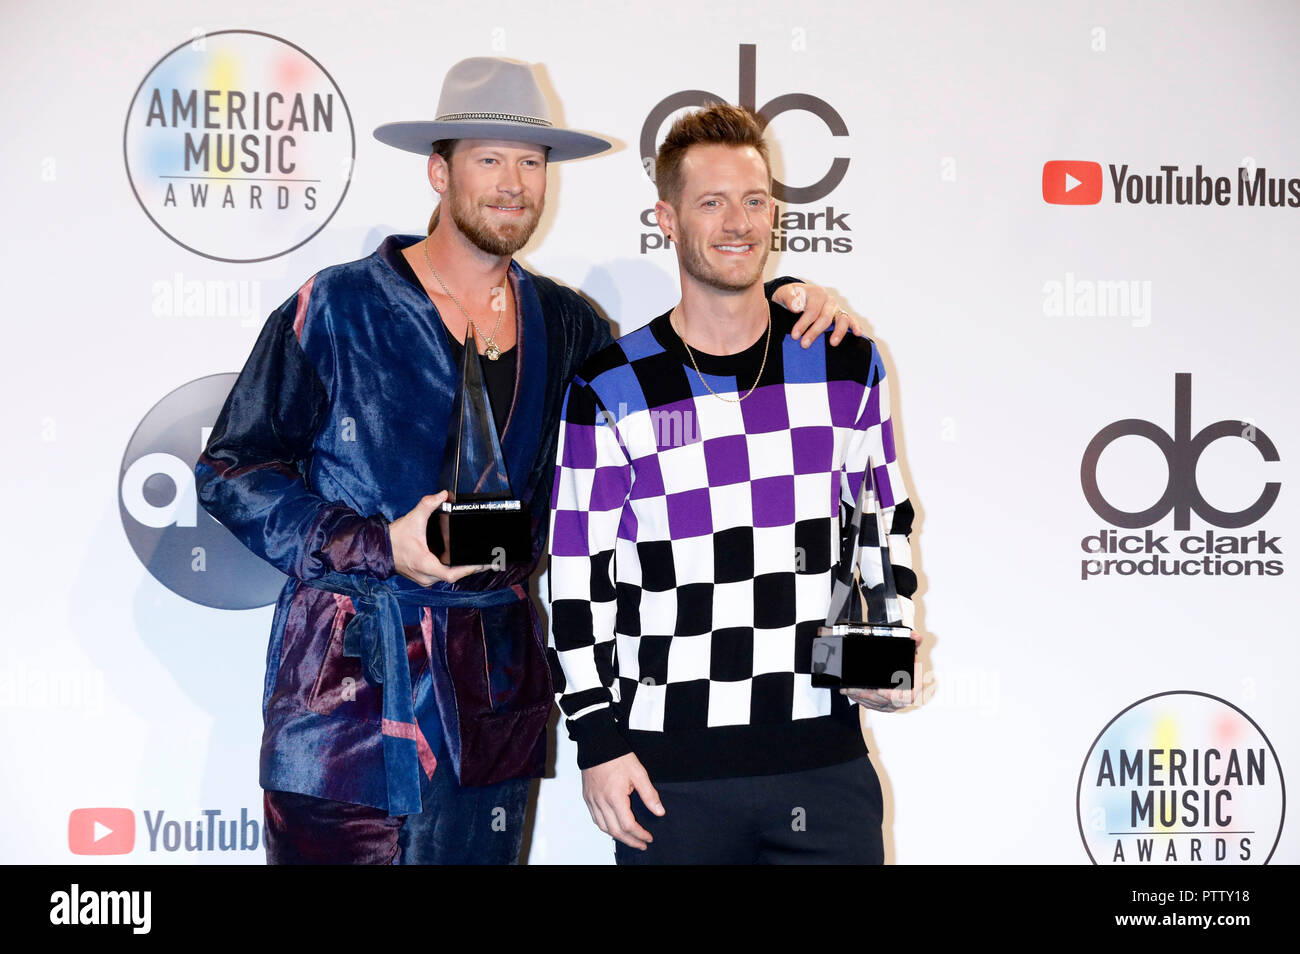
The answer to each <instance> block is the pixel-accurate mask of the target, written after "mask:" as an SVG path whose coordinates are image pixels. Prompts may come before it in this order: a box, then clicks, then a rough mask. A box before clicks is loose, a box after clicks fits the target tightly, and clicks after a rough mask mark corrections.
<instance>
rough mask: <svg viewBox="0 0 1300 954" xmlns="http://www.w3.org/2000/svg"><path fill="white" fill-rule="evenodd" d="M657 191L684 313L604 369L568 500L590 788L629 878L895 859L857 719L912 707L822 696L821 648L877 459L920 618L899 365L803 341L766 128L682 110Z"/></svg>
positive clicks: (578, 385) (745, 117)
mask: <svg viewBox="0 0 1300 954" xmlns="http://www.w3.org/2000/svg"><path fill="white" fill-rule="evenodd" d="M656 181H657V183H658V184H659V190H660V201H659V203H658V204H657V206H656V209H657V211H658V214H659V223H660V226H661V228H663V230H664V231H665V233H666V234H667V235H668V237H669V238H671V239H672V240H673V241H674V242H675V243H676V246H677V249H678V259H679V265H680V270H681V278H682V301H681V303H680V304H679V305H678V306H677V307H676V308H674V309H672V310H671V311H669V312H667V313H665V314H663V315H660V316H659V317H658V318H655V319H654V320H653V321H651V322H650V323H649V324H648V325H647V326H645V327H643V328H641V329H640V330H638V331H635V332H632V333H631V334H629V335H626V336H625V337H623V338H622V339H620V340H619V341H618V342H616V343H615V344H613V345H611V346H609V347H607V348H605V349H604V350H602V351H600V352H599V353H597V354H596V355H594V356H593V357H592V358H591V359H589V360H588V361H587V363H586V364H585V365H584V366H583V367H582V369H581V371H580V372H579V375H578V377H577V378H575V380H574V381H573V383H572V385H571V386H570V388H569V392H568V396H567V398H566V402H565V408H564V421H563V425H562V428H561V434H560V445H559V450H558V464H557V472H556V482H555V489H554V493H553V499H552V524H551V526H552V543H551V546H552V555H551V564H550V588H551V600H552V603H551V622H552V628H553V630H554V638H555V647H554V651H553V661H554V663H556V664H557V665H556V666H555V668H556V669H557V670H558V671H557V673H556V685H557V687H559V692H558V695H559V702H560V707H561V709H562V710H563V712H564V714H565V715H566V716H567V719H568V722H567V725H568V728H569V731H570V734H571V735H572V737H573V738H574V740H575V741H576V743H577V746H578V764H579V767H580V768H582V770H583V794H584V797H585V798H586V800H587V803H588V806H589V807H590V808H591V812H592V817H593V819H594V820H595V821H596V823H597V825H599V826H600V827H601V829H602V830H603V831H606V832H608V833H609V834H611V835H612V836H613V837H614V838H615V839H616V858H617V860H618V861H619V862H620V863H650V862H660V863H682V862H711V863H753V862H759V861H838V862H879V861H880V860H882V857H883V849H882V838H881V813H882V806H881V795H880V785H879V781H878V780H877V778H876V775H875V772H874V770H873V769H872V767H871V763H870V761H869V759H868V758H867V753H866V746H865V744H864V741H863V737H862V733H861V729H860V726H859V722H858V716H857V708H856V706H855V705H854V703H861V704H864V705H867V706H870V707H872V708H876V709H881V710H884V711H890V710H892V709H894V708H897V707H901V706H903V705H906V704H908V703H909V702H910V701H911V694H910V692H909V691H908V690H903V689H898V690H885V691H881V692H875V691H851V692H849V691H841V692H834V691H832V690H829V689H825V688H814V687H813V685H812V676H811V671H812V665H811V651H812V640H813V637H814V636H816V634H817V627H818V626H819V625H820V624H821V623H822V622H823V621H824V619H825V617H826V613H827V607H828V604H829V601H830V592H831V569H832V566H833V565H834V564H835V562H836V559H837V555H838V552H839V538H840V537H839V527H840V516H841V511H842V509H843V510H845V511H847V508H848V507H851V506H852V504H853V501H854V500H855V499H857V495H858V490H859V488H860V486H861V484H862V481H863V477H864V472H865V469H866V467H867V465H868V461H871V462H872V464H873V466H874V470H875V476H876V481H877V485H878V488H879V493H880V504H881V508H882V511H883V516H884V518H885V526H886V530H887V532H888V533H889V535H890V547H891V551H890V552H891V560H892V562H893V564H894V568H893V569H894V574H895V578H896V581H897V585H898V589H899V593H900V596H901V599H900V603H901V606H902V608H903V616H904V618H903V622H904V623H905V624H906V625H908V626H911V624H912V605H911V601H910V600H909V599H908V597H910V596H911V595H912V593H913V592H914V591H915V589H916V577H915V575H914V574H913V572H912V570H911V559H910V551H909V547H908V538H907V535H908V533H909V531H910V529H911V522H912V507H911V504H910V502H909V501H908V500H907V495H906V492H905V490H904V485H903V481H902V476H901V471H900V468H899V464H898V461H897V458H896V455H895V447H894V437H893V431H892V425H891V421H890V416H889V392H888V386H887V384H886V382H885V376H884V368H883V365H882V363H881V359H880V355H879V353H878V352H877V350H876V348H875V345H874V344H873V343H872V342H870V341H869V340H867V339H854V340H851V341H846V342H845V343H844V345H843V346H841V347H839V348H831V347H827V346H825V344H824V343H817V344H815V345H814V346H813V347H812V348H809V349H807V350H805V349H803V348H801V347H799V344H798V342H797V341H794V340H792V339H791V338H790V330H791V328H792V327H793V324H794V318H793V316H792V315H791V314H790V313H789V312H786V311H785V310H784V309H782V308H780V307H779V306H775V305H772V306H769V303H768V302H767V301H766V300H765V298H764V296H763V286H762V284H761V275H762V270H763V263H764V260H765V259H766V253H767V249H768V247H769V242H770V233H771V226H772V218H773V204H772V200H771V195H770V171H769V167H768V163H767V156H766V149H765V146H764V144H763V140H762V133H761V127H760V126H759V125H758V123H757V122H756V120H755V119H754V117H753V116H752V115H751V114H749V113H747V112H746V111H744V110H742V109H739V108H737V107H732V106H713V107H710V108H709V109H707V110H704V111H701V112H697V113H693V114H689V115H687V116H685V117H683V118H681V119H679V120H678V122H677V123H676V124H675V125H674V126H673V128H672V130H671V131H670V132H669V135H668V137H667V139H666V140H665V142H664V145H663V146H662V147H661V149H660V153H659V157H658V161H657V164H656ZM877 552H878V551H877ZM877 563H878V561H877Z"/></svg>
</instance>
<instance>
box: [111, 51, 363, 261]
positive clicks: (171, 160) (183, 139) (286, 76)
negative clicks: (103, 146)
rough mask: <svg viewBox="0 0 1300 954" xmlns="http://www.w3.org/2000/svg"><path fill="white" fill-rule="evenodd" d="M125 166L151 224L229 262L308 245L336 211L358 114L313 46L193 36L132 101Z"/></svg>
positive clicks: (353, 151) (157, 69)
mask: <svg viewBox="0 0 1300 954" xmlns="http://www.w3.org/2000/svg"><path fill="white" fill-rule="evenodd" d="M122 151H123V155H124V157H125V160H126V174H127V178H128V180H129V181H130V184H131V189H132V190H133V191H134V192H135V197H136V199H137V200H138V201H139V203H140V207H141V208H142V209H144V212H145V215H147V216H148V217H149V219H150V221H152V222H153V224H154V225H156V226H157V227H158V228H159V230H161V231H162V232H163V234H164V235H166V236H167V237H168V238H170V239H171V240H172V241H174V242H176V243H177V244H178V245H180V246H182V247H184V248H186V249H189V250H190V251H191V252H194V253H195V254H197V255H202V256H204V257H205V258H211V259H216V260H217V261H222V262H261V261H265V260H267V259H270V258H275V257H276V256H278V255H283V254H285V253H286V252H290V251H292V250H293V249H295V248H298V247H299V246H301V245H303V244H305V243H306V242H307V241H309V240H310V239H311V238H312V237H313V236H314V235H316V234H317V233H318V232H319V231H320V230H321V229H323V228H324V227H325V225H326V223H327V222H329V220H330V219H331V218H332V217H333V216H334V213H335V212H336V211H337V210H338V208H339V206H340V205H341V204H342V202H343V197H344V196H345V195H346V194H347V191H348V184H349V182H350V181H351V177H352V164H353V160H354V159H355V158H356V133H355V130H354V129H353V127H352V115H351V113H350V112H349V110H348V104H347V102H346V101H344V99H343V93H342V92H341V91H340V90H339V88H338V85H337V84H336V83H335V82H334V79H333V78H332V77H331V76H330V75H329V73H327V72H326V71H325V68H324V67H323V66H321V64H320V63H318V62H317V61H316V60H315V59H314V58H313V57H312V56H311V55H310V54H308V53H307V51H305V50H303V49H301V48H300V47H297V46H295V45H294V44H292V43H290V42H289V41H288V40H284V39H281V38H280V37H277V36H272V35H271V34H269V33H259V32H256V31H253V30H222V31H218V32H215V33H208V34H206V35H204V36H198V37H195V38H193V39H191V40H187V41H186V42H184V43H182V44H181V45H180V46H177V47H176V48H174V49H172V50H171V51H169V52H168V53H167V54H166V55H165V56H163V58H162V59H161V60H159V61H158V62H157V63H155V64H154V65H153V67H152V68H151V69H150V70H149V72H148V73H146V74H145V77H144V79H143V80H141V81H140V85H139V87H137V89H136V91H135V96H134V97H132V99H131V105H130V108H129V109H128V110H127V116H126V126H125V130H124V132H123V142H122Z"/></svg>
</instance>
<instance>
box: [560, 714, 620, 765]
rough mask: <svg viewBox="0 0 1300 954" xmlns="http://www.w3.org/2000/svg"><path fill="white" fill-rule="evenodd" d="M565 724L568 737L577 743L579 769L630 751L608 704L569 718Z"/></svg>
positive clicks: (598, 763)
mask: <svg viewBox="0 0 1300 954" xmlns="http://www.w3.org/2000/svg"><path fill="white" fill-rule="evenodd" d="M565 725H567V726H568V728H569V737H570V738H571V739H573V741H574V742H576V743H577V744H578V768H580V769H588V768H591V767H592V766H593V765H600V764H601V763H602V762H608V761H610V760H611V759H616V758H618V757H619V756H622V755H627V754H628V753H629V752H631V751H632V746H630V745H628V744H627V740H626V739H624V738H623V736H622V734H620V733H619V731H618V724H617V723H616V722H615V721H614V710H613V709H611V708H610V707H609V706H605V707H604V708H601V709H597V710H596V711H595V712H590V713H588V714H587V715H585V716H583V717H582V718H581V719H569V720H568V721H567V722H566V723H565Z"/></svg>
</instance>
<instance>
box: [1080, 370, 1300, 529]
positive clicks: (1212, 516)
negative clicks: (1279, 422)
mask: <svg viewBox="0 0 1300 954" xmlns="http://www.w3.org/2000/svg"><path fill="white" fill-rule="evenodd" d="M1129 436H1136V437H1145V438H1146V439H1147V440H1149V441H1150V442H1151V443H1153V444H1155V445H1156V447H1157V448H1159V449H1160V452H1161V453H1162V454H1163V455H1164V457H1165V461H1166V463H1167V465H1168V467H1169V482H1168V484H1167V485H1166V486H1165V492H1164V493H1163V494H1161V496H1160V499H1159V500H1157V501H1156V502H1155V503H1154V504H1153V505H1152V506H1150V507H1148V508H1147V509H1146V510H1143V511H1140V512H1138V513H1129V512H1128V511H1125V510H1120V509H1118V508H1116V507H1113V506H1111V505H1110V503H1109V502H1107V500H1106V498H1105V497H1104V496H1103V495H1102V492H1101V488H1100V487H1098V486H1097V462H1098V460H1100V459H1101V455H1102V452H1103V451H1105V450H1106V448H1107V447H1109V446H1110V445H1111V443H1112V442H1114V441H1115V440H1116V439H1118V438H1120V437H1129ZM1225 437H1236V438H1240V439H1242V440H1248V441H1250V442H1251V443H1252V444H1254V446H1255V449H1256V450H1258V451H1259V456H1260V457H1262V458H1264V460H1266V461H1276V460H1279V459H1280V458H1279V457H1278V454H1277V448H1276V447H1274V446H1273V442H1272V441H1271V440H1270V439H1269V436H1268V435H1267V434H1265V433H1264V432H1263V431H1262V430H1260V429H1259V428H1257V427H1254V426H1249V427H1248V426H1245V425H1244V424H1242V423H1240V422H1238V421H1216V422H1215V423H1213V424H1211V425H1209V426H1208V427H1203V428H1201V430H1200V431H1199V432H1197V434H1196V435H1195V436H1193V435H1192V376H1191V375H1190V374H1176V375H1174V433H1173V434H1172V435H1170V434H1169V433H1168V432H1167V431H1165V430H1164V429H1163V428H1161V427H1159V426H1157V425H1156V424H1154V423H1152V422H1151V421H1143V420H1140V419H1137V418H1129V419H1127V420H1123V421H1116V422H1115V423H1113V424H1108V425H1106V426H1105V427H1103V428H1102V429H1101V430H1100V431H1098V432H1097V436H1096V437H1094V438H1093V439H1092V441H1091V442H1090V443H1089V444H1088V447H1087V449H1086V450H1085V451H1084V452H1083V464H1082V466H1081V467H1080V473H1079V476H1080V479H1081V480H1082V482H1083V495H1084V497H1086V498H1087V500H1088V504H1089V505H1090V506H1091V507H1092V509H1093V510H1095V511H1096V512H1097V516H1099V517H1101V518H1102V519H1103V520H1105V521H1107V522H1108V523H1111V524H1113V525H1114V526H1116V527H1125V528H1127V529H1134V528H1137V527H1149V526H1151V525H1152V524H1154V523H1156V522H1157V521H1159V520H1162V519H1163V518H1164V517H1165V515H1166V514H1168V513H1169V511H1171V510H1172V511H1173V512H1174V529H1175V530H1186V529H1188V526H1189V523H1190V514H1191V513H1192V512H1193V511H1194V512H1195V513H1196V515H1197V516H1198V517H1200V518H1201V519H1202V520H1204V521H1205V522H1206V523H1208V524H1210V525H1211V526H1214V527H1222V528H1225V529H1226V528H1235V527H1244V526H1246V525H1248V524H1251V523H1254V522H1255V521H1256V520H1259V519H1260V518H1261V517H1263V516H1264V514H1266V513H1268V511H1269V509H1270V508H1271V507H1272V506H1273V504H1274V502H1275V501H1276V500H1277V495H1278V492H1279V490H1280V489H1281V486H1282V485H1281V484H1279V483H1277V482H1276V481H1269V482H1268V483H1266V484H1265V485H1264V490H1263V492H1262V493H1260V495H1259V497H1258V498H1257V499H1256V500H1255V502H1254V503H1253V504H1251V505H1250V506H1249V507H1247V508H1246V509H1244V510H1238V511H1236V512H1235V513H1229V512H1226V511H1223V510H1218V509H1216V508H1214V507H1212V506H1210V504H1209V503H1207V502H1206V500H1205V498H1204V497H1202V496H1201V491H1200V488H1199V487H1197V485H1196V463H1197V461H1199V460H1200V459H1201V454H1203V453H1204V452H1205V448H1207V447H1209V446H1210V445H1211V444H1213V443H1214V442H1215V441H1217V440H1221V439H1222V438H1225Z"/></svg>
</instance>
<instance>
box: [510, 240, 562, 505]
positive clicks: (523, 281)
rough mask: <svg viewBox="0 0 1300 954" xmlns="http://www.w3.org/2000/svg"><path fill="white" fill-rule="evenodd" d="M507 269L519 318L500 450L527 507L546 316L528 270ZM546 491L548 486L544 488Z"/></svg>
mask: <svg viewBox="0 0 1300 954" xmlns="http://www.w3.org/2000/svg"><path fill="white" fill-rule="evenodd" d="M510 273H511V274H512V275H513V276H514V277H515V279H516V285H515V290H516V297H517V299H518V301H519V311H520V321H519V325H520V327H519V336H518V344H517V345H516V347H517V348H518V349H519V354H518V359H517V361H516V363H515V400H514V408H513V409H512V410H511V412H510V420H509V421H507V422H506V431H505V436H504V437H503V438H502V441H501V453H502V454H504V455H505V459H506V474H507V475H509V477H510V490H511V492H513V493H514V495H515V497H516V498H518V499H519V500H520V501H522V502H523V505H524V508H525V509H527V507H528V504H529V501H530V500H531V499H532V495H533V494H534V493H535V492H536V487H534V486H529V485H528V478H529V476H530V474H532V471H533V462H534V460H535V459H536V457H537V448H538V444H539V442H540V441H541V437H542V408H543V405H544V404H545V403H546V401H545V398H546V368H547V353H546V318H545V317H544V316H543V315H542V303H541V301H540V300H539V299H538V297H537V289H536V287H535V286H534V285H533V282H532V279H530V278H529V277H528V273H527V272H525V271H524V270H523V269H522V268H520V267H519V266H518V265H516V264H515V263H514V262H511V263H510ZM546 492H547V494H548V495H549V493H550V488H549V487H548V488H547V489H546Z"/></svg>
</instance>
